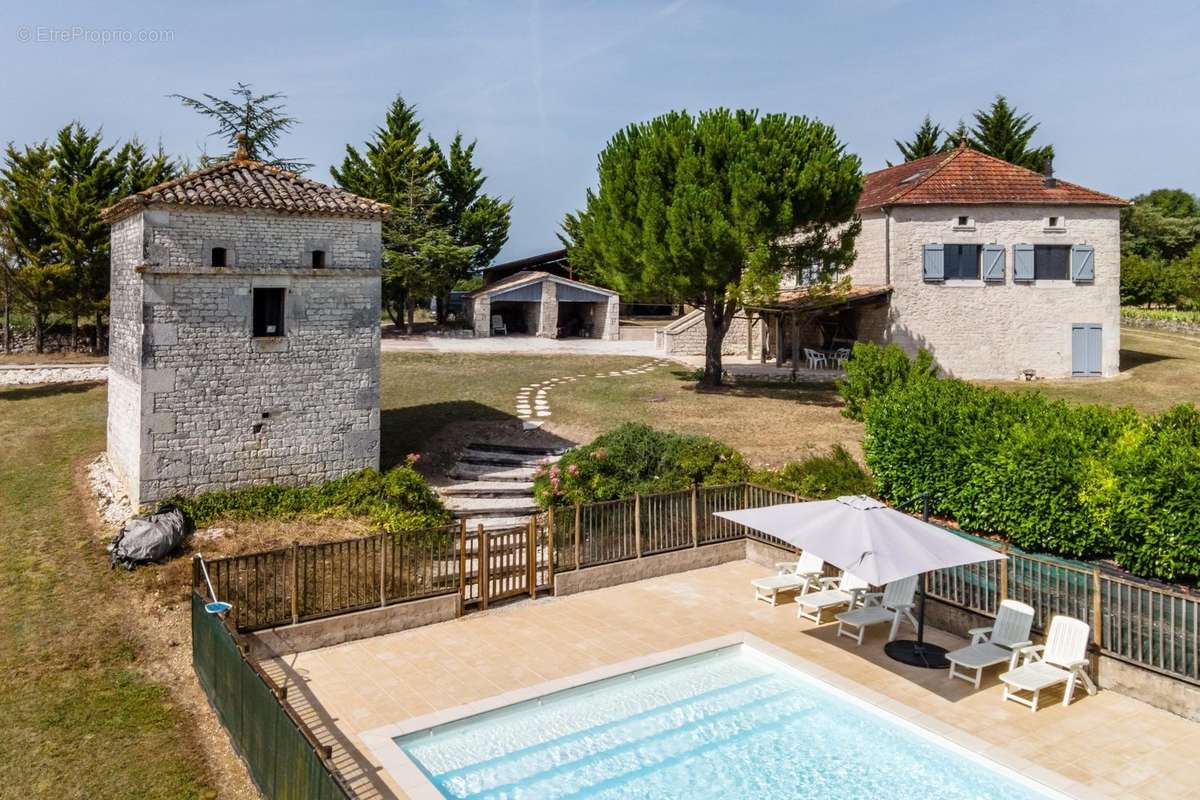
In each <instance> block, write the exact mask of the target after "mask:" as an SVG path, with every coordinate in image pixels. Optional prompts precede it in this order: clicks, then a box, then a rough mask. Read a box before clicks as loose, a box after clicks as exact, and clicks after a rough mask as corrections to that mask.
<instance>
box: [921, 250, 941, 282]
mask: <svg viewBox="0 0 1200 800" xmlns="http://www.w3.org/2000/svg"><path fill="white" fill-rule="evenodd" d="M923 275H924V276H925V280H927V281H941V280H945V279H946V260H945V253H944V251H943V248H942V245H941V244H940V243H938V244H927V245H925V253H924V260H923Z"/></svg>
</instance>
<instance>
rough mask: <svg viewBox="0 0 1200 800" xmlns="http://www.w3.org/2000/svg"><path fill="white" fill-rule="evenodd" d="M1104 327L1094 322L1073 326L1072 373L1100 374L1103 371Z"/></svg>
mask: <svg viewBox="0 0 1200 800" xmlns="http://www.w3.org/2000/svg"><path fill="white" fill-rule="evenodd" d="M1103 344H1104V328H1103V326H1101V325H1097V324H1094V323H1075V324H1074V325H1072V326H1071V374H1072V375H1077V376H1078V375H1100V374H1102V371H1103V362H1104V359H1103V353H1104V350H1103Z"/></svg>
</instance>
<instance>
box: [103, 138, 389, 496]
mask: <svg viewBox="0 0 1200 800" xmlns="http://www.w3.org/2000/svg"><path fill="white" fill-rule="evenodd" d="M387 212H388V208H387V206H385V205H382V204H380V203H377V202H374V201H372V200H366V199H363V198H361V197H358V196H355V195H353V194H350V193H348V192H344V191H342V190H340V189H335V188H333V187H330V186H326V185H323V184H320V183H317V182H315V181H311V180H308V179H306V178H303V177H300V176H298V175H295V174H293V173H290V172H287V171H285V170H282V169H278V168H275V167H271V166H268V165H265V164H262V163H258V162H255V161H251V160H249V159H248V158H246V155H245V152H244V151H239V152H238V153H237V154H236V155H235V157H234V159H233V160H230V161H226V162H222V163H219V164H216V165H213V166H211V167H209V168H207V169H203V170H200V171H199V172H195V173H192V174H189V175H185V176H184V177H182V178H179V179H177V180H173V181H170V182H168V183H164V184H160V185H158V186H155V187H152V188H150V189H147V190H145V191H143V192H140V193H138V194H135V195H132V196H130V197H127V198H125V199H124V200H121V201H120V202H119V203H117V204H116V205H114V206H112V207H111V208H109V209H107V210H106V211H105V212H104V219H105V221H106V222H108V223H109V224H110V225H111V226H112V291H111V301H112V308H111V334H110V340H111V343H110V348H111V358H110V368H111V369H110V374H111V377H110V381H109V395H108V398H109V399H108V454H109V458H110V461H111V462H112V464H113V467H114V469H115V471H116V472H117V474H118V476H119V478H120V479H121V480H122V481H123V482H124V483H125V485H126V487H127V490H128V492H129V494H130V497H131V499H132V500H133V502H134V504H135V505H139V504H144V503H150V502H154V501H158V500H161V499H164V498H167V497H171V496H174V495H177V494H194V493H200V492H205V491H211V490H216V489H229V488H234V487H240V486H249V485H254V484H267V483H278V484H291V485H301V484H307V483H315V482H319V481H324V480H328V479H331V478H335V477H338V476H340V475H344V474H346V473H349V472H353V471H355V470H359V469H363V468H365V467H375V468H378V466H379V334H380V326H379V320H380V256H381V226H382V219H383V217H384V216H385V215H386V214H387Z"/></svg>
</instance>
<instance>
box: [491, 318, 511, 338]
mask: <svg viewBox="0 0 1200 800" xmlns="http://www.w3.org/2000/svg"><path fill="white" fill-rule="evenodd" d="M497 333H503V334H504V335H505V336H508V326H507V325H505V324H504V317H502V316H500V315H499V314H492V334H493V335H495V334H497Z"/></svg>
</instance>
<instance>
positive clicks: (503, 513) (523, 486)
mask: <svg viewBox="0 0 1200 800" xmlns="http://www.w3.org/2000/svg"><path fill="white" fill-rule="evenodd" d="M564 452H566V450H565V448H562V447H533V446H527V445H512V446H510V445H499V444H490V443H481V442H472V443H470V444H468V445H467V447H466V448H465V449H464V450H463V452H462V455H460V456H459V459H458V462H457V463H456V464H455V465H454V468H453V469H451V470H450V477H451V478H454V479H455V480H456V481H457V482H456V483H451V484H449V485H446V486H439V487H437V489H436V491H437V492H438V494H439V495H440V496H441V498H442V502H443V503H445V505H446V508H447V509H448V510H449V511H450V513H451V514H452V515H453V516H454V518H455V519H456V520H461V521H464V522H466V525H467V530H468V531H469V532H470V533H471V534H474V532H475V531H476V530H477V529H478V527H479V525H483V527H484V530H489V531H495V530H503V529H505V528H517V527H523V526H525V525H528V524H529V519H530V517H531V516H532V515H534V514H536V513H538V511H539V509H538V507H537V504H536V503H535V502H534V500H533V476H534V474H535V473H536V472H537V470H539V469H541V468H542V467H545V466H547V465H549V464H553V463H554V462H556V461H558V459H559V457H560V456H561V455H562V454H563V453H564ZM475 546H477V545H472V547H475Z"/></svg>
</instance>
